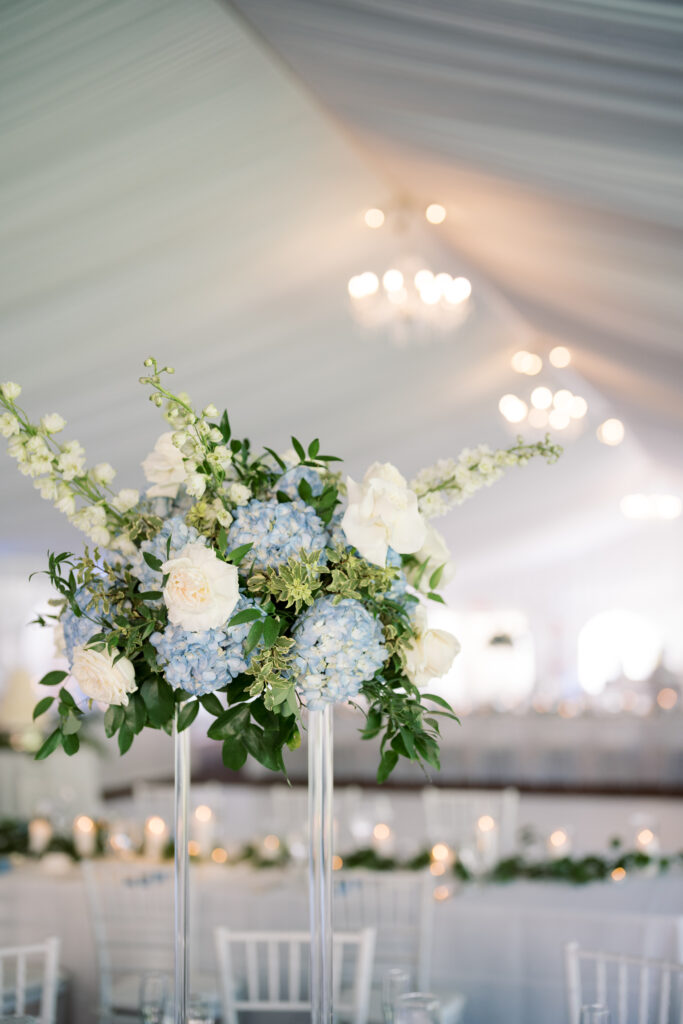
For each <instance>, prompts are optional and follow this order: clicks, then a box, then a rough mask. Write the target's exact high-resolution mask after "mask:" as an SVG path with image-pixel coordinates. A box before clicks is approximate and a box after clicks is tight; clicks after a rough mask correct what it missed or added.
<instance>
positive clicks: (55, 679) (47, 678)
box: [36, 672, 69, 756]
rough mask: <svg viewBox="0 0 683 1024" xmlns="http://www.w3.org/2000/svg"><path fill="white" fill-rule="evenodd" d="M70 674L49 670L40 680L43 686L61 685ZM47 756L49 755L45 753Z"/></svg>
mask: <svg viewBox="0 0 683 1024" xmlns="http://www.w3.org/2000/svg"><path fill="white" fill-rule="evenodd" d="M68 674H69V673H68V672H48V673H47V674H46V675H44V676H43V678H42V679H41V680H40V685H41V686H59V684H60V683H63V682H64V680H65V679H66V677H67V676H68ZM36 756H37V755H36ZM45 756H47V755H45Z"/></svg>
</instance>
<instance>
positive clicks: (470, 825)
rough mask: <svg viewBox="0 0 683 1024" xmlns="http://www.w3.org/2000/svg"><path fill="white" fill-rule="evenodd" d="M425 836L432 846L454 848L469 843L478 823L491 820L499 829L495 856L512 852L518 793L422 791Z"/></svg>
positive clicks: (432, 788) (491, 790)
mask: <svg viewBox="0 0 683 1024" xmlns="http://www.w3.org/2000/svg"><path fill="white" fill-rule="evenodd" d="M422 806H423V810H424V816H425V827H426V834H427V837H428V839H429V841H430V842H431V843H447V844H448V845H449V846H452V847H454V848H455V849H457V848H458V847H460V846H462V845H464V844H467V843H469V842H471V840H472V837H473V836H474V835H475V833H476V828H477V822H478V821H480V819H481V818H483V817H484V816H487V815H488V816H490V817H491V818H493V820H494V822H495V824H496V826H497V828H498V853H499V855H501V856H506V855H508V854H511V853H513V852H514V850H515V847H516V841H517V827H518V818H519V790H517V789H514V788H512V787H508V788H507V789H479V790H476V789H441V788H437V787H436V786H427V787H425V789H423V790H422Z"/></svg>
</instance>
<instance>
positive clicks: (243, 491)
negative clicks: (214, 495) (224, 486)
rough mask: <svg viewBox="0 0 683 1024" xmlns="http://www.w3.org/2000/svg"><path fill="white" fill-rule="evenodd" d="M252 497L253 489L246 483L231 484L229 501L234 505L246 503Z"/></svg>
mask: <svg viewBox="0 0 683 1024" xmlns="http://www.w3.org/2000/svg"><path fill="white" fill-rule="evenodd" d="M250 499H251V491H250V490H249V488H248V487H245V485H244V484H230V486H229V487H228V501H230V502H232V504H233V505H246V504H247V503H248V502H249V501H250Z"/></svg>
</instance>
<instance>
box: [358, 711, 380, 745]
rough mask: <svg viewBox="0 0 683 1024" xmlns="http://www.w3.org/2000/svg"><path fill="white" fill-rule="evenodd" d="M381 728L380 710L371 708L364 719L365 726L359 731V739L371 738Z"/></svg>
mask: <svg viewBox="0 0 683 1024" xmlns="http://www.w3.org/2000/svg"><path fill="white" fill-rule="evenodd" d="M381 728H382V712H381V711H378V710H377V709H376V708H372V709H371V710H370V711H369V712H368V717H367V718H366V720H365V728H364V729H363V731H362V732H361V734H360V735H361V739H363V740H371V739H372V738H373V737H374V736H376V735H377V734H378V732H379V731H380V729H381Z"/></svg>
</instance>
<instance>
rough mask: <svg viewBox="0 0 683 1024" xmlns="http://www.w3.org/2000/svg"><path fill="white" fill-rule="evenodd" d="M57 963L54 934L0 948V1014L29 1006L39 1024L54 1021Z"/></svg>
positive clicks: (24, 1010)
mask: <svg viewBox="0 0 683 1024" xmlns="http://www.w3.org/2000/svg"><path fill="white" fill-rule="evenodd" d="M58 965H59V939H57V938H51V939H47V940H46V941H45V942H40V943H34V944H32V945H27V946H7V947H4V948H0V1016H2V1015H5V1014H7V1015H9V1016H10V1017H11V1016H13V1015H14V1016H16V1017H20V1016H22V1015H23V1014H24V1013H27V1012H28V1011H29V1009H30V1011H31V1013H32V1014H33V1015H35V1014H36V1013H37V1014H38V1016H37V1017H36V1019H37V1020H38V1021H39V1024H55V1021H56V1015H57V986H58ZM36 1007H38V1009H36Z"/></svg>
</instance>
